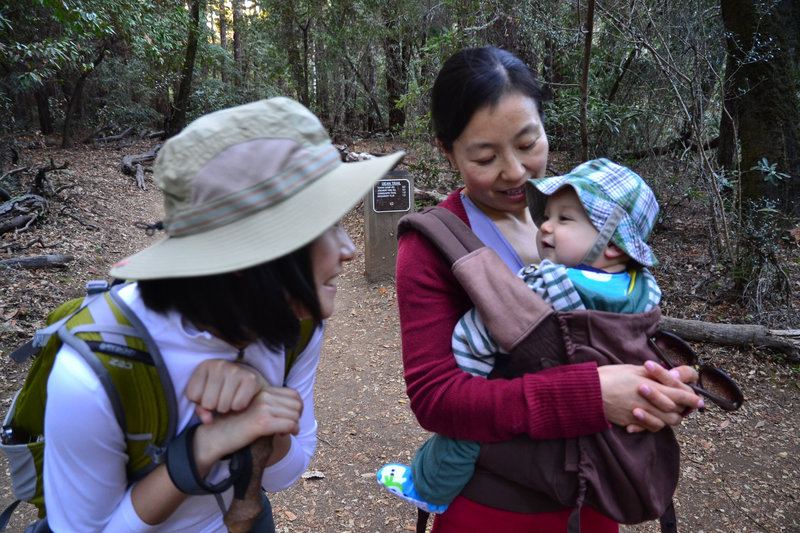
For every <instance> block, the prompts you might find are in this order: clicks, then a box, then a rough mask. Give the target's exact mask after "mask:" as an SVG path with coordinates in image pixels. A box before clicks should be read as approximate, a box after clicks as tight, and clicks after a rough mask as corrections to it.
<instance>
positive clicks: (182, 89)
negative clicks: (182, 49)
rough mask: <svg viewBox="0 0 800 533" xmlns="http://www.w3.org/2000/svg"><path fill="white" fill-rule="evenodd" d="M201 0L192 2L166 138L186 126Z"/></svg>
mask: <svg viewBox="0 0 800 533" xmlns="http://www.w3.org/2000/svg"><path fill="white" fill-rule="evenodd" d="M202 3H203V0H192V3H191V5H190V8H191V22H190V24H189V37H188V39H187V42H186V57H185V58H184V60H183V69H181V81H180V85H179V86H178V94H177V95H175V100H174V102H173V103H172V111H171V113H170V116H169V119H168V120H167V127H166V132H167V137H171V136H173V135H175V134H176V133H178V132H180V131H181V130H182V129H183V127H184V126H185V125H186V110H187V108H188V107H189V98H190V96H191V90H192V77H193V76H194V64H195V58H196V56H197V43H198V40H199V38H200V8H201V4H202Z"/></svg>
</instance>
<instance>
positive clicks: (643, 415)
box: [598, 361, 703, 432]
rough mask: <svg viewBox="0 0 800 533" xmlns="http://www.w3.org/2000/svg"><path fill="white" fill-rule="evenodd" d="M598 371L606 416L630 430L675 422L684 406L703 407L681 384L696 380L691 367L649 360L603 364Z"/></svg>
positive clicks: (678, 421) (700, 401)
mask: <svg viewBox="0 0 800 533" xmlns="http://www.w3.org/2000/svg"><path fill="white" fill-rule="evenodd" d="M598 373H599V375H600V388H601V394H602V395H603V407H604V409H605V412H606V418H607V419H608V420H609V422H611V423H612V424H616V425H619V426H625V427H626V429H627V430H628V431H629V432H636V431H642V430H645V429H646V430H649V431H658V430H660V429H661V428H663V427H664V426H666V425H670V426H674V425H677V424H679V423H680V422H681V419H682V413H683V412H684V411H685V410H686V409H687V408H699V407H702V406H703V402H702V400H701V399H700V398H699V397H698V396H697V395H695V394H694V392H692V390H691V389H690V388H689V387H688V386H686V385H685V384H684V382H693V381H696V380H697V373H696V372H695V371H694V369H692V368H690V367H680V368H676V369H673V370H671V371H670V370H667V369H665V368H663V367H661V366H660V365H658V364H656V363H652V362H649V361H648V362H647V363H646V364H645V365H644V366H637V365H605V366H601V367H599V368H598Z"/></svg>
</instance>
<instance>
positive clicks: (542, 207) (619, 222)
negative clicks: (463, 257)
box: [377, 159, 661, 513]
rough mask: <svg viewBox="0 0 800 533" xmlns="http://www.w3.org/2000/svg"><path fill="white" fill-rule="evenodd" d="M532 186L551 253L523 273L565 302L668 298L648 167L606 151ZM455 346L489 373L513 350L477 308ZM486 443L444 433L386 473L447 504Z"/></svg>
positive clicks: (625, 304)
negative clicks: (656, 270)
mask: <svg viewBox="0 0 800 533" xmlns="http://www.w3.org/2000/svg"><path fill="white" fill-rule="evenodd" d="M527 194H528V205H529V208H530V211H531V215H532V216H533V220H534V222H535V223H536V225H537V226H538V228H539V234H538V236H537V243H536V244H537V248H538V251H539V256H540V258H541V262H540V263H539V264H538V265H530V266H527V267H525V268H523V269H522V270H521V271H520V272H519V276H520V277H521V278H522V279H523V280H524V281H525V283H526V284H527V286H528V287H529V288H530V289H531V290H532V291H534V292H535V293H537V294H538V295H539V296H541V297H542V298H543V299H544V300H545V301H546V302H547V303H549V304H550V305H551V306H552V307H553V308H554V309H555V310H556V311H571V310H577V309H593V310H601V311H610V312H614V313H644V312H647V311H649V310H651V309H653V308H654V307H656V306H657V305H658V304H659V301H660V299H661V290H660V289H659V287H658V285H657V283H656V281H655V279H654V278H653V275H652V274H651V273H650V271H649V270H648V269H647V268H646V267H648V266H653V265H655V264H656V262H657V261H656V258H655V256H654V255H653V253H652V251H651V250H650V247H649V246H648V245H647V243H646V240H647V238H648V236H649V235H650V232H651V230H652V229H653V226H654V225H655V221H656V218H657V216H658V210H659V207H658V203H657V201H656V199H655V195H654V194H653V191H652V190H651V189H650V187H648V186H647V184H646V183H645V182H644V180H643V179H642V178H641V177H640V176H639V175H637V174H636V173H635V172H633V171H631V170H630V169H628V168H626V167H623V166H620V165H618V164H616V163H613V162H611V161H609V160H607V159H597V160H593V161H589V162H586V163H583V164H581V165H579V166H578V167H576V168H575V169H573V170H572V171H571V172H570V173H568V174H565V175H563V176H554V177H548V178H540V179H534V180H530V182H529V184H528V191H527ZM452 348H453V354H454V355H455V358H456V362H457V364H458V366H459V367H460V368H461V369H462V370H464V371H466V372H469V373H471V374H473V375H476V376H481V377H489V374H491V373H492V372H493V371H495V370H496V369H497V367H499V366H502V365H503V364H504V363H506V362H507V359H508V353H507V352H506V351H505V350H503V349H502V348H501V347H500V346H499V344H498V343H497V342H496V341H495V339H494V338H493V337H492V335H491V333H490V332H489V331H488V329H487V327H486V325H485V324H484V322H483V320H482V319H481V316H480V314H479V313H478V312H477V310H476V309H471V310H470V311H469V312H468V313H467V314H465V315H464V316H463V317H462V319H461V320H460V321H459V323H458V324H457V326H456V328H455V330H454V332H453V341H452ZM480 448H481V443H479V442H474V441H467V440H463V439H453V438H450V437H446V436H443V435H438V434H437V435H434V436H433V437H431V438H430V439H429V440H428V441H426V442H425V443H424V444H423V445H422V446H421V447H420V449H419V450H417V452H416V455H415V457H414V460H413V462H412V465H411V467H409V466H406V465H402V464H397V463H391V464H387V465H386V466H384V467H382V468H381V469H380V470H379V471H378V474H377V476H378V482H379V483H380V484H381V485H383V486H384V487H385V488H387V489H388V490H389V491H391V492H393V493H394V494H396V495H398V496H400V497H401V498H403V499H405V500H407V501H409V502H411V503H413V504H414V505H416V506H417V507H419V508H420V509H422V510H423V511H427V512H432V513H442V512H444V511H445V510H446V509H447V507H448V505H449V503H450V502H451V501H452V500H453V499H454V498H455V497H456V496H457V495H458V494H460V493H461V491H462V489H463V488H464V486H465V485H466V484H467V483H468V482H469V480H470V479H471V478H472V476H473V472H474V470H475V462H476V460H477V458H478V453H479V451H480Z"/></svg>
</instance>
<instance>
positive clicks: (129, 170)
mask: <svg viewBox="0 0 800 533" xmlns="http://www.w3.org/2000/svg"><path fill="white" fill-rule="evenodd" d="M160 149H161V144H157V145H156V146H155V147H154V148H153V149H152V150H150V151H149V152H145V153H143V154H137V155H126V156H125V157H123V158H122V173H123V174H127V175H128V176H136V170H137V169H136V165H141V164H142V163H147V162H149V161H153V160H154V159H155V158H156V156H157V155H158V151H159V150H160Z"/></svg>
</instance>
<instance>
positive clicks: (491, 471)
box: [398, 207, 680, 533]
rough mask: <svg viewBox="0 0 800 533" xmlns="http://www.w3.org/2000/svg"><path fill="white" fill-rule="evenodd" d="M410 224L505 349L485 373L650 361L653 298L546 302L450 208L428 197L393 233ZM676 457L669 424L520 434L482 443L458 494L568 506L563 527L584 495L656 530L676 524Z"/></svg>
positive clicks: (606, 510)
mask: <svg viewBox="0 0 800 533" xmlns="http://www.w3.org/2000/svg"><path fill="white" fill-rule="evenodd" d="M410 229H413V230H416V231H419V232H420V233H421V234H423V235H424V236H426V237H427V238H428V239H429V240H430V241H431V242H432V243H433V244H434V245H435V246H436V247H437V248H438V249H439V250H440V251H441V253H442V254H443V255H444V257H445V258H447V260H448V261H449V262H450V264H451V265H452V271H453V274H454V275H455V277H456V279H458V281H459V283H461V285H462V286H463V288H464V290H465V291H466V292H467V294H468V295H469V296H470V298H471V300H472V302H473V304H474V305H475V307H476V308H477V310H478V312H479V313H480V314H481V317H482V318H483V321H484V322H485V323H486V326H487V328H488V329H489V331H490V332H491V333H492V335H493V336H494V338H495V340H496V341H497V343H498V344H499V345H500V346H502V347H503V349H505V350H506V351H507V352H508V353H509V354H510V356H509V357H507V358H498V364H497V366H496V368H495V370H494V371H493V372H492V374H491V375H490V376H489V378H490V379H494V378H513V377H517V376H521V375H522V374H525V373H529V372H537V371H539V370H544V369H547V368H552V367H555V366H560V365H565V364H575V363H583V362H587V361H596V362H597V364H598V365H607V364H618V363H630V364H637V365H640V364H643V363H644V362H645V361H646V360H653V361H658V356H657V355H656V354H655V353H654V352H653V349H652V348H651V346H650V344H649V340H648V339H651V338H653V337H654V336H657V334H658V322H659V318H660V315H661V312H660V309H659V308H658V307H656V308H654V309H653V310H651V311H648V312H646V313H640V314H620V313H610V312H604V311H587V310H575V311H566V312H561V311H554V310H553V308H552V307H550V305H549V304H547V303H546V302H545V301H544V300H543V299H542V298H541V297H539V296H538V295H537V294H536V293H534V292H533V291H532V290H531V289H530V288H528V286H527V285H526V284H525V282H524V281H522V279H521V278H519V277H518V276H516V275H515V274H514V273H512V272H511V271H510V270H509V268H508V267H507V266H506V265H505V263H503V261H502V260H501V259H500V257H499V256H498V255H497V253H496V252H495V251H494V250H492V249H491V248H488V247H486V246H484V244H483V243H482V242H481V241H480V239H478V237H477V236H476V235H475V234H474V233H473V232H472V230H471V229H470V228H469V227H468V226H467V225H466V224H464V222H463V221H461V219H459V218H458V216H457V215H455V214H454V213H452V212H451V211H448V210H447V209H444V208H442V207H431V208H427V209H425V210H423V211H421V212H419V213H415V214H411V215H407V216H405V217H403V218H402V219H401V220H400V223H399V226H398V233H399V234H402V233H403V232H405V231H408V230H410ZM679 461H680V450H679V448H678V443H677V441H676V440H675V435H674V434H673V432H672V429H671V428H670V427H665V428H664V429H662V430H661V431H658V432H655V433H653V432H649V431H643V432H641V433H632V434H629V433H627V432H626V431H625V428H624V427H619V426H612V427H611V428H610V429H608V430H606V431H603V432H601V433H596V434H593V435H586V436H583V437H576V438H569V439H566V438H564V439H531V438H529V437H527V436H521V437H517V438H515V439H512V440H510V441H507V442H499V443H485V444H483V445H482V446H481V451H480V454H479V457H478V460H477V464H476V467H475V474H474V475H473V477H472V480H471V481H470V482H469V483H468V484H467V486H466V487H465V488H464V490H463V491H462V493H461V494H462V495H463V496H465V497H467V498H469V499H470V500H473V501H476V502H478V503H481V504H484V505H487V506H490V507H493V508H496V509H502V510H506V511H513V512H519V513H538V512H547V511H554V510H558V509H564V508H570V507H574V508H575V510H574V511H573V513H572V514H571V515H570V519H569V529H568V531H569V532H570V533H572V532H578V531H580V508H581V507H582V506H583V505H586V506H587V507H590V508H592V509H594V510H596V511H598V512H600V513H601V514H603V515H605V516H607V517H608V518H610V519H612V520H614V521H616V522H620V523H623V524H636V523H640V522H644V521H647V520H653V519H660V521H661V531H662V532H676V531H677V525H676V520H675V511H674V507H673V504H672V496H673V494H674V492H675V488H676V487H677V484H678V476H679V473H680V464H679ZM423 519H424V520H425V521H426V520H427V515H425V516H422V515H421V520H420V521H421V522H422V520H423Z"/></svg>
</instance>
